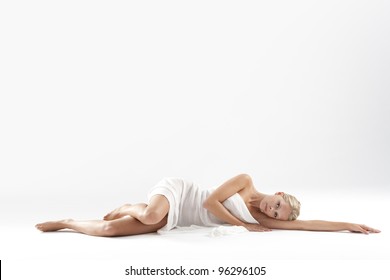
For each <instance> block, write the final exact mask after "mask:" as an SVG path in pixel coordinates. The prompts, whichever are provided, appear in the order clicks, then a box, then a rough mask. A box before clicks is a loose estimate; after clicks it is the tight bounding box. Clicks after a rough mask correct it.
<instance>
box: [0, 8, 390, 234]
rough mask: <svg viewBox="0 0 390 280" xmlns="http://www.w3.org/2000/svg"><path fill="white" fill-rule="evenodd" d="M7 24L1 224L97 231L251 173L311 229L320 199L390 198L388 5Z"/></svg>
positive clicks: (1, 23)
mask: <svg viewBox="0 0 390 280" xmlns="http://www.w3.org/2000/svg"><path fill="white" fill-rule="evenodd" d="M0 8H1V9H0V32H1V33H0V40H1V44H0V76H1V82H0V92H1V97H0V98H1V99H0V133H1V137H0V170H1V176H0V185H1V194H0V215H1V220H2V221H3V223H19V222H23V221H27V219H28V220H29V221H37V222H38V221H41V220H46V219H52V218H64V217H63V215H66V217H68V216H69V217H74V218H97V217H100V215H101V216H102V215H104V214H105V212H107V211H109V210H111V208H113V207H116V206H119V204H122V203H125V202H131V203H133V202H138V201H144V200H145V199H146V193H147V191H148V189H149V188H150V187H151V186H153V185H154V184H155V183H156V182H157V181H159V180H160V179H161V178H162V177H165V176H178V177H184V178H186V179H189V180H194V181H196V182H198V183H199V184H200V185H202V186H204V187H210V186H215V185H219V184H221V183H222V182H223V181H225V180H227V179H228V178H230V177H232V176H234V175H236V174H238V173H242V172H245V173H249V174H250V175H252V177H253V178H254V181H255V184H256V186H257V187H258V189H259V190H260V191H264V192H273V191H278V190H280V189H281V190H284V191H286V192H290V193H293V194H296V195H297V196H298V198H301V200H303V202H306V204H305V203H303V205H307V207H306V206H305V207H306V212H304V211H303V214H302V215H303V216H302V217H310V218H317V217H312V216H311V215H308V213H309V212H308V211H309V209H310V208H309V206H310V202H309V199H308V197H313V196H316V195H325V196H330V197H332V196H334V195H337V194H339V193H340V194H342V195H344V197H342V198H340V201H344V199H348V194H351V193H352V194H353V195H359V193H360V192H362V193H363V192H367V191H370V192H373V193H383V194H384V195H385V194H386V195H387V197H388V191H387V190H388V188H389V185H390V172H389V170H390V147H389V144H388V143H389V142H390V126H389V121H390V110H389V107H390V95H389V93H390V79H389V75H390V52H389V49H390V36H389V34H390V16H389V11H390V9H389V2H386V1H326V2H324V3H318V2H317V1H315V2H314V1H273V2H269V1H191V2H189V1H143V2H138V1H137V2H132V1H65V2H60V3H58V2H53V1H24V2H20V1H2V2H1V4H0ZM318 203H320V206H321V208H324V207H327V205H328V202H324V201H318ZM371 203H372V205H373V207H365V211H367V212H366V213H368V216H369V215H376V216H378V215H380V216H381V217H385V216H384V214H385V213H384V211H385V210H386V209H385V208H384V206H382V208H376V207H377V205H375V202H374V203H373V202H372V201H371ZM311 206H314V205H311ZM354 206H357V207H360V205H354ZM341 207H343V206H342V205H341ZM378 207H380V206H378ZM367 208H368V209H367ZM303 209H304V208H303ZM378 209H379V210H380V211H379V210H378ZM382 210H384V211H382ZM356 211H357V210H356V208H355V209H353V210H352V209H349V214H351V215H352V214H353V215H354V214H355V212H356ZM358 211H359V210H358ZM305 213H306V214H305ZM305 215H306V216H305ZM318 218H327V217H322V216H321V217H318ZM378 227H379V226H378Z"/></svg>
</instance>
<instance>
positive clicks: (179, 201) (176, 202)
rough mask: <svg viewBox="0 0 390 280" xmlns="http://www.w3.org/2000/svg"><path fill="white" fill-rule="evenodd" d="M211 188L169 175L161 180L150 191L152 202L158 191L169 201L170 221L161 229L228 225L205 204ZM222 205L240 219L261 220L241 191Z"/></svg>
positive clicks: (149, 197) (247, 220) (245, 220)
mask: <svg viewBox="0 0 390 280" xmlns="http://www.w3.org/2000/svg"><path fill="white" fill-rule="evenodd" d="M212 191H214V189H201V188H200V187H199V186H198V185H196V184H195V183H193V182H190V181H186V180H184V179H181V178H175V177H169V178H164V179H162V180H161V181H160V182H158V183H157V184H156V185H155V186H154V187H153V188H152V189H151V190H150V192H149V194H148V199H149V201H150V199H151V197H152V196H153V195H156V194H160V195H164V196H165V197H166V198H167V199H168V201H169V213H168V221H167V224H166V225H165V226H164V227H163V228H161V229H160V230H159V231H158V232H159V233H164V232H166V231H169V230H171V229H173V228H175V227H188V226H192V225H197V226H206V227H217V226H220V225H223V224H226V223H225V222H223V221H222V220H220V219H218V218H217V217H216V216H214V215H213V214H212V213H210V212H209V211H207V210H206V209H205V208H204V207H203V202H204V201H205V199H206V198H207V197H208V195H209V194H210V193H211V192H212ZM223 205H224V206H225V207H226V208H227V209H228V210H229V211H230V212H231V213H232V214H233V215H234V216H236V217H237V218H239V219H240V220H242V221H244V222H246V223H258V222H257V221H256V220H255V219H254V218H253V217H252V215H251V214H250V212H249V210H248V208H247V207H246V205H245V202H244V200H243V199H242V198H241V196H240V195H239V194H238V193H236V194H234V195H232V196H231V197H229V198H228V199H226V200H225V201H224V202H223Z"/></svg>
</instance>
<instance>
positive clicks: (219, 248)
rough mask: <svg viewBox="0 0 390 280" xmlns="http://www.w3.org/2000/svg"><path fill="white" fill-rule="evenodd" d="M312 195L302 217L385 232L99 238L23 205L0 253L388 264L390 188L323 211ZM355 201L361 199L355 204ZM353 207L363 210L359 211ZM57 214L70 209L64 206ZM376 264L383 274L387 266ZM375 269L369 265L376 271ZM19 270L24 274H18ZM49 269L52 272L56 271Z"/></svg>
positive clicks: (41, 259)
mask: <svg viewBox="0 0 390 280" xmlns="http://www.w3.org/2000/svg"><path fill="white" fill-rule="evenodd" d="M308 201H309V200H308ZM310 201H311V203H312V204H309V203H306V205H305V208H304V209H313V211H314V212H313V213H312V214H310V213H307V212H306V214H302V219H317V218H319V219H322V218H324V217H329V220H348V221H353V222H362V223H366V224H367V225H369V226H372V227H376V228H378V229H380V230H382V232H381V233H379V234H370V235H364V234H355V233H347V232H307V231H280V230H274V231H272V232H265V233H252V232H245V233H239V234H234V235H227V236H220V237H210V236H209V235H208V233H209V232H210V230H211V229H209V228H205V229H200V230H194V231H193V232H184V233H183V232H175V231H173V232H172V233H170V234H168V235H159V234H146V235H139V236H129V237H118V238H102V237H91V236H86V235H83V234H78V233H74V232H54V233H41V232H39V231H37V230H36V229H35V228H34V224H35V223H36V222H40V221H41V220H42V218H40V219H35V218H33V217H31V214H29V213H28V212H26V215H25V218H24V219H23V220H18V222H12V221H10V219H8V220H7V219H6V221H7V223H6V224H4V223H3V224H1V226H0V237H1V238H0V258H1V259H2V260H3V268H5V269H6V268H7V265H9V266H10V267H15V266H18V267H19V266H20V264H23V266H25V265H26V264H31V263H34V262H35V265H34V267H37V265H36V263H38V264H41V265H43V264H45V263H48V262H53V261H54V262H57V263H58V264H59V263H63V262H64V263H67V262H74V261H77V262H78V264H80V263H83V262H88V263H91V262H92V264H93V263H94V262H95V264H99V263H101V262H102V261H103V262H112V261H114V260H115V261H116V260H117V261H137V262H144V263H145V264H148V263H151V262H152V261H165V260H170V261H173V262H174V263H177V264H180V263H183V262H188V261H189V262H197V261H198V262H199V261H202V262H204V261H206V262H207V261H210V262H215V261H218V262H219V263H220V265H221V264H223V263H229V261H235V262H236V263H240V262H241V263H245V262H253V261H255V262H271V263H274V262H275V261H276V262H284V261H287V262H291V261H301V263H306V262H307V261H309V260H312V261H313V260H314V261H319V263H323V262H327V261H335V260H336V261H347V260H348V261H353V263H352V267H356V266H359V264H360V263H361V262H362V261H363V263H366V262H368V261H375V262H381V261H384V263H385V265H384V266H387V264H390V238H389V232H390V226H389V222H388V219H385V217H386V215H387V213H388V211H387V205H389V204H388V202H389V201H388V196H378V197H376V198H374V197H372V196H371V197H368V198H367V197H363V196H362V197H360V198H350V199H349V200H348V204H347V205H345V204H344V205H343V206H341V204H342V199H334V200H333V202H332V205H333V206H332V207H333V210H332V211H329V209H328V210H327V211H326V212H324V211H322V212H321V211H319V209H320V208H319V207H318V208H316V203H315V201H313V199H311V200H310ZM317 202H318V204H317V205H321V203H320V200H318V201H317ZM358 205H360V206H359V207H356V206H358ZM339 206H340V207H339ZM356 208H358V209H361V210H359V211H356ZM362 209H366V210H362ZM306 211H307V210H306ZM10 213H12V211H11V212H10ZM376 214H377V215H376ZM2 215H3V216H6V213H4V212H3V214H2ZM51 216H53V213H51ZM58 217H59V218H64V217H68V216H65V215H60V214H59V215H58ZM337 217H340V218H337ZM359 217H360V218H359ZM73 218H74V217H73ZM354 263H356V264H354ZM384 266H383V267H384ZM51 267H55V265H51ZM375 271H376V273H382V274H383V272H382V271H381V272H379V271H378V270H375ZM375 271H373V272H372V273H374V275H375ZM31 273H33V272H32V271H29V273H28V274H27V275H24V274H23V275H22V276H23V277H24V276H32V275H31ZM36 273H38V272H36ZM39 273H40V274H41V273H42V271H40V272H39ZM41 276H42V275H41ZM382 276H383V275H382ZM18 277H19V279H21V278H20V277H21V275H19V276H18ZM47 277H48V278H47V279H50V277H51V276H50V277H49V276H47ZM14 279H17V278H14ZM31 279H36V278H35V277H33V278H31ZM64 279H65V278H64ZM381 279H382V278H381Z"/></svg>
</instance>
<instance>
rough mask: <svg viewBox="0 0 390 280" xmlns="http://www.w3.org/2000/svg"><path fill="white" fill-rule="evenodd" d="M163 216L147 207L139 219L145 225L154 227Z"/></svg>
mask: <svg viewBox="0 0 390 280" xmlns="http://www.w3.org/2000/svg"><path fill="white" fill-rule="evenodd" d="M164 216H165V215H164V213H159V212H158V211H156V210H153V209H148V207H147V208H146V209H145V211H144V213H143V214H142V216H141V217H140V220H141V222H142V223H143V224H145V225H154V224H157V223H159V222H160V221H161V220H162V219H163V218H164Z"/></svg>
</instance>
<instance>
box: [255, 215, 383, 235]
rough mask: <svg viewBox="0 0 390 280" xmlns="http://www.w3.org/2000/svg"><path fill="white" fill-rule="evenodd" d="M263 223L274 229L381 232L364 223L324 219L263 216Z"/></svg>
mask: <svg viewBox="0 0 390 280" xmlns="http://www.w3.org/2000/svg"><path fill="white" fill-rule="evenodd" d="M260 223H261V224H262V225H264V226H266V227H268V228H272V229H289V230H311V231H343V230H348V231H351V232H361V233H364V234H368V233H379V232H380V230H377V229H374V228H370V227H368V226H366V225H362V224H353V223H346V222H330V221H322V220H311V221H302V220H295V221H281V220H276V219H272V218H269V217H261V222H260Z"/></svg>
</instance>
